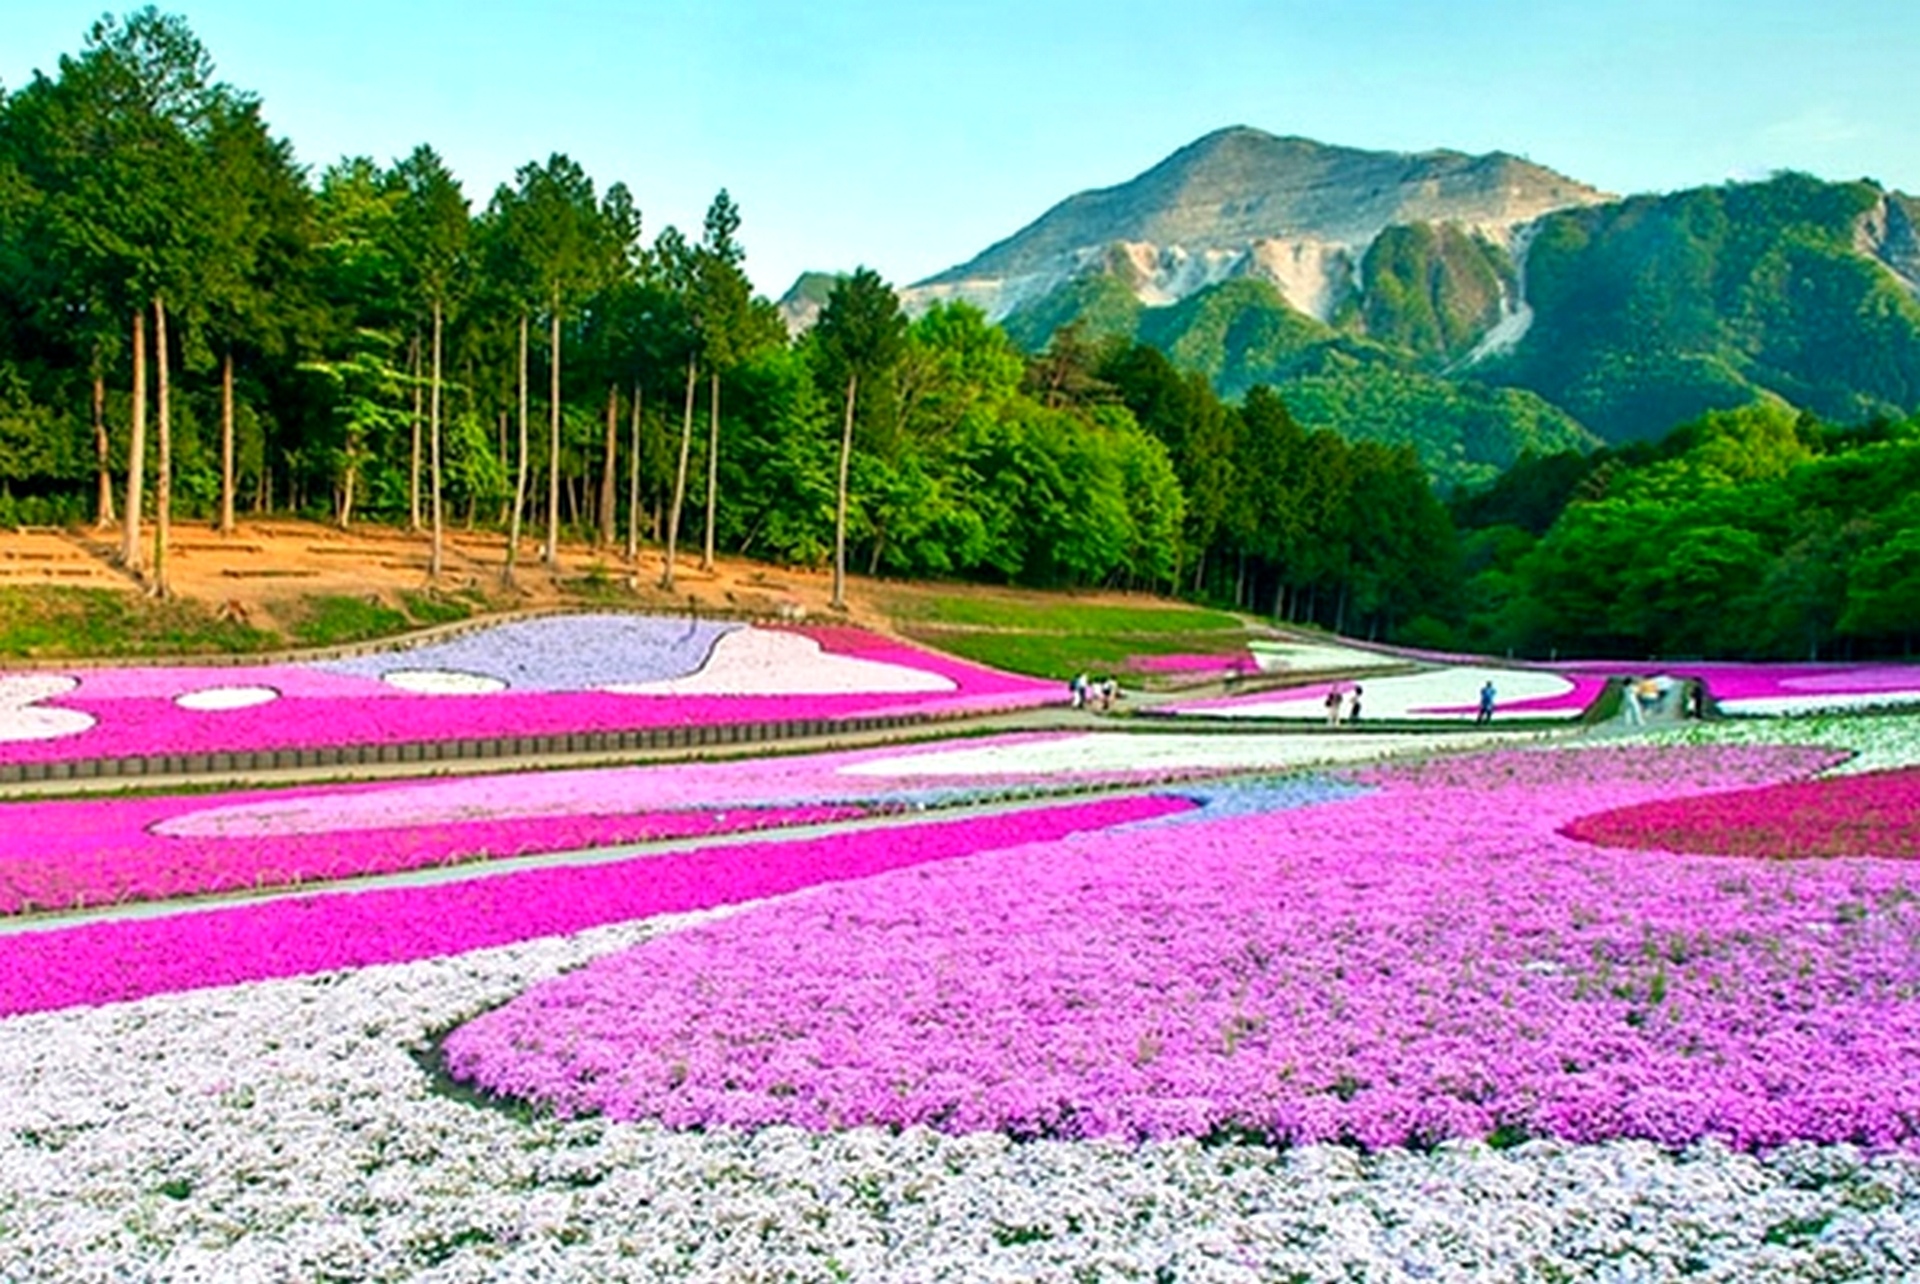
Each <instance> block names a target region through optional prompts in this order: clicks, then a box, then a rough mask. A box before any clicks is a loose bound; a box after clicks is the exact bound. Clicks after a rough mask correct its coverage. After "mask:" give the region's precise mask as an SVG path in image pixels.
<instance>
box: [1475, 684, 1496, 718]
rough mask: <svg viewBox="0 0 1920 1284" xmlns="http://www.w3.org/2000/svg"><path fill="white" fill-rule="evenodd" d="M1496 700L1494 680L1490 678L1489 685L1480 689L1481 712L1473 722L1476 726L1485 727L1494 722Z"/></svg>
mask: <svg viewBox="0 0 1920 1284" xmlns="http://www.w3.org/2000/svg"><path fill="white" fill-rule="evenodd" d="M1496 698H1497V696H1496V694H1495V692H1494V689H1493V679H1492V678H1488V679H1487V684H1486V685H1485V686H1483V687H1481V688H1480V712H1479V713H1478V714H1477V715H1476V716H1475V717H1474V720H1473V721H1474V724H1475V725H1476V726H1485V725H1486V724H1487V723H1489V722H1492V721H1493V702H1494V700H1495V699H1496Z"/></svg>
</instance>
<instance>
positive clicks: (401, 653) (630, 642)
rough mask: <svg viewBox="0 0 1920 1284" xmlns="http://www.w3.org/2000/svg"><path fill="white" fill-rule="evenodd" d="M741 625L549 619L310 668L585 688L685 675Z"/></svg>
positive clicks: (518, 686)
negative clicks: (461, 675)
mask: <svg viewBox="0 0 1920 1284" xmlns="http://www.w3.org/2000/svg"><path fill="white" fill-rule="evenodd" d="M741 627H742V626H740V625H737V624H720V623H714V622H711V621H706V620H681V619H674V618H669V617H664V616H643V615H561V616H549V617H546V618H544V619H537V620H520V621H516V622H514V623H512V624H503V625H501V626H500V627H498V628H493V629H486V630H484V631H482V632H479V633H469V634H467V635H466V636H464V637H457V638H451V639H449V640H448V641H445V642H435V643H432V644H430V645H427V646H418V647H409V648H406V649H404V650H395V651H381V652H379V653H377V654H374V655H363V656H355V657H353V658H351V659H346V660H328V661H324V662H322V663H320V664H317V665H315V666H314V667H315V668H317V669H321V670H323V671H326V672H330V673H338V674H344V675H350V676H354V677H365V678H385V677H386V676H387V675H388V674H389V673H393V672H396V671H421V670H438V671H442V672H451V673H469V674H477V675H481V676H484V677H489V678H494V679H497V680H499V681H501V682H504V683H506V684H507V687H508V689H509V690H513V691H591V690H594V689H596V688H599V687H606V686H612V685H614V684H616V683H627V682H658V681H663V680H665V679H669V678H680V677H685V676H686V675H688V674H690V673H693V672H695V671H697V670H698V669H699V668H700V666H701V665H702V664H704V663H706V659H707V656H708V655H709V654H710V653H711V652H712V650H713V646H714V643H716V642H718V641H719V640H720V638H721V637H723V636H725V635H726V634H729V633H733V632H737V631H738V630H739V629H740V628H741Z"/></svg>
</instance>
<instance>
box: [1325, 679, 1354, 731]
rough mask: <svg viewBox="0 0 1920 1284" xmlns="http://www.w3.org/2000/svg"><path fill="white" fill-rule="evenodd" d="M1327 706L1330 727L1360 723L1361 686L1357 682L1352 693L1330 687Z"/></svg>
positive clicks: (1336, 687)
mask: <svg viewBox="0 0 1920 1284" xmlns="http://www.w3.org/2000/svg"><path fill="white" fill-rule="evenodd" d="M1326 705H1327V725H1328V726H1329V727H1337V726H1339V725H1340V724H1341V723H1343V722H1358V721H1360V684H1359V683H1357V682H1356V683H1355V684H1354V685H1353V689H1352V690H1351V691H1347V692H1344V693H1343V692H1342V691H1341V690H1340V688H1339V687H1338V686H1331V687H1328V688H1327V699H1326Z"/></svg>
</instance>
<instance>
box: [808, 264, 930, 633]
mask: <svg viewBox="0 0 1920 1284" xmlns="http://www.w3.org/2000/svg"><path fill="white" fill-rule="evenodd" d="M906 333H907V321H906V318H905V317H904V316H902V315H901V313H900V298H899V296H898V295H896V294H895V293H894V292H893V287H892V286H890V285H888V284H887V283H886V282H885V281H883V280H881V278H880V274H879V273H878V272H875V271H874V270H873V269H871V268H865V267H863V268H860V269H858V270H857V271H855V272H854V274H853V275H852V276H850V277H845V278H843V279H842V280H841V281H840V282H839V283H838V284H837V285H835V286H834V288H833V293H832V294H830V295H828V296H827V303H826V306H825V307H824V308H822V309H821V312H820V320H819V322H818V324H817V325H816V326H815V327H814V337H815V342H816V343H818V344H819V346H820V351H821V353H822V355H823V356H824V357H825V359H826V362H827V366H828V369H829V370H832V371H835V372H837V373H839V374H841V375H842V376H843V377H844V378H845V380H846V401H845V415H844V417H843V419H842V422H841V429H840V469H839V481H838V485H837V487H836V489H835V494H834V518H833V608H834V609H835V610H836V611H844V610H846V609H847V598H846V580H847V474H848V469H849V465H850V463H851V461H852V458H853V420H854V412H855V409H856V407H857V405H858V402H859V396H860V380H861V378H862V377H863V376H864V377H866V378H867V379H868V380H869V381H871V380H873V379H874V378H876V377H877V376H879V375H880V374H881V373H882V372H884V371H886V370H888V369H890V368H891V367H892V366H893V364H894V363H895V362H896V361H898V360H899V359H900V355H901V352H902V350H903V349H904V347H905V343H906Z"/></svg>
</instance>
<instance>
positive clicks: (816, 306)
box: [776, 272, 842, 334]
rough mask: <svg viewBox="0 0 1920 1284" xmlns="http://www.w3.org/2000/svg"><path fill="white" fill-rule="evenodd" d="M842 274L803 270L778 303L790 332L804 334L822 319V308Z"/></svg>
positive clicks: (781, 317)
mask: <svg viewBox="0 0 1920 1284" xmlns="http://www.w3.org/2000/svg"><path fill="white" fill-rule="evenodd" d="M841 276H842V274H840V273H837V272H802V273H801V274H800V276H799V279H798V280H796V281H795V282H794V283H793V285H792V286H791V287H789V288H788V290H787V292H786V293H785V294H783V295H781V296H780V302H779V303H778V304H777V305H776V306H777V307H778V308H779V309H780V319H781V320H782V321H784V322H786V325H787V333H788V334H802V333H804V332H806V331H808V330H811V329H813V323H814V322H815V321H818V320H819V319H820V309H822V308H824V307H826V306H827V299H828V297H829V296H830V295H832V293H833V287H834V286H836V285H838V284H840V281H841Z"/></svg>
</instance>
